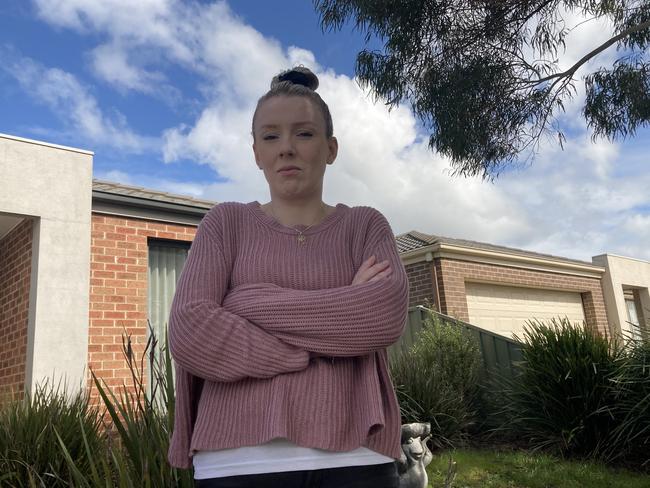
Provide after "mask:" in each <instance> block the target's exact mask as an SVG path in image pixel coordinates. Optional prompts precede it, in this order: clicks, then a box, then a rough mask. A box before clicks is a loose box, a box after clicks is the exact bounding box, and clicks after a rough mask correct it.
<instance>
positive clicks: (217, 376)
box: [169, 202, 408, 468]
mask: <svg viewBox="0 0 650 488" xmlns="http://www.w3.org/2000/svg"><path fill="white" fill-rule="evenodd" d="M305 236H306V241H305V242H304V243H299V242H298V240H297V232H296V231H295V230H293V229H290V228H287V227H284V226H283V225H281V224H279V223H278V222H276V221H275V220H274V219H272V218H270V217H269V216H267V215H266V214H265V213H264V212H263V211H262V210H261V209H260V206H259V203H257V202H252V203H248V204H240V203H223V204H220V205H217V206H216V207H214V208H213V209H212V210H210V212H208V214H207V215H206V216H205V218H204V219H203V221H202V222H201V225H200V226H199V229H198V232H197V234H196V238H195V240H194V242H193V244H192V249H191V250H190V253H189V257H188V259H187V262H186V263H185V268H184V270H183V273H182V274H181V277H180V279H179V282H178V285H177V290H176V295H175V297H174V301H173V304H172V310H171V314H170V318H169V346H170V349H171V353H172V356H173V357H174V359H175V360H176V413H175V426H174V433H173V436H172V441H171V446H170V450H169V460H170V462H171V464H172V465H174V466H178V467H183V468H188V467H190V465H191V455H192V452H194V451H196V450H215V449H225V448H233V447H241V446H247V445H258V444H261V443H264V442H267V441H269V440H271V439H273V438H275V437H284V438H287V439H289V440H291V441H292V442H294V443H296V444H298V445H300V446H305V447H317V448H321V449H328V450H332V451H346V450H352V449H355V448H357V447H360V446H365V447H368V448H370V449H372V450H374V451H377V452H379V453H381V454H385V455H386V456H390V457H393V458H399V456H400V415H399V408H398V405H397V400H396V398H395V393H394V391H393V387H392V385H391V381H390V378H389V375H388V365H387V355H386V349H385V348H386V347H387V346H389V345H390V344H392V343H394V342H395V341H397V339H398V338H399V336H400V334H401V333H402V330H403V327H404V323H405V317H406V309H407V304H408V284H407V278H406V273H405V271H404V267H403V266H402V263H401V261H400V258H399V256H398V254H397V249H396V246H395V240H394V237H393V234H392V232H391V229H390V226H389V225H388V223H387V222H386V219H385V218H384V217H383V216H382V215H381V214H380V213H379V212H377V211H376V210H374V209H372V208H368V207H355V208H350V207H347V206H345V205H342V204H339V205H337V207H336V209H335V211H334V212H333V213H332V214H330V215H329V216H328V217H326V218H325V220H323V222H321V223H320V224H318V225H315V226H314V227H312V228H310V229H308V230H307V231H306V232H305ZM372 255H375V256H376V257H377V260H378V261H381V260H384V259H388V260H390V265H391V267H392V270H393V272H392V274H391V275H390V276H389V277H387V278H383V279H381V280H377V281H375V282H369V283H363V284H359V285H351V284H350V283H351V282H352V279H353V277H354V275H355V273H356V271H357V269H358V268H359V266H360V265H361V263H362V262H363V261H364V260H366V259H367V258H368V257H370V256H372Z"/></svg>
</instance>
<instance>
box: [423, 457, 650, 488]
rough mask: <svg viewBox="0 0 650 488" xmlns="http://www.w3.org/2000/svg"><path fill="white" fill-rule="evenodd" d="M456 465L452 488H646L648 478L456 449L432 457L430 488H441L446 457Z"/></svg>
mask: <svg viewBox="0 0 650 488" xmlns="http://www.w3.org/2000/svg"><path fill="white" fill-rule="evenodd" d="M450 455H451V457H452V459H453V460H454V461H455V462H456V473H457V475H456V480H455V482H454V484H453V485H452V486H453V488H479V487H480V488H618V487H621V488H623V487H625V488H649V487H650V476H647V475H643V474H639V473H633V472H629V471H624V470H619V469H612V468H607V467H605V466H603V465H601V464H597V463H592V462H580V461H564V460H561V459H558V458H555V457H552V456H549V455H545V454H530V453H525V452H521V451H512V452H507V451H504V452H499V451H493V450H492V451H491V450H476V449H458V450H455V451H444V452H438V453H436V454H434V458H433V461H431V464H429V466H428V467H427V472H428V473H429V486H430V487H431V486H433V487H436V488H439V487H442V486H443V482H444V479H445V475H446V473H447V467H448V463H449V456H450Z"/></svg>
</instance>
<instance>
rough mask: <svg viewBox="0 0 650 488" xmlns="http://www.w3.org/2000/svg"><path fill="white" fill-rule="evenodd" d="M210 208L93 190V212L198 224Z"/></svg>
mask: <svg viewBox="0 0 650 488" xmlns="http://www.w3.org/2000/svg"><path fill="white" fill-rule="evenodd" d="M209 210H210V209H209V208H206V207H200V206H194V205H185V204H182V203H172V202H161V201H158V200H151V199H148V198H140V197H134V196H129V195H117V194H115V193H110V192H104V191H101V190H93V192H92V211H93V213H102V214H108V215H116V216H122V217H135V218H142V219H149V220H159V221H163V222H172V223H179V224H191V225H198V224H199V222H200V221H201V219H202V218H203V216H204V215H205V214H206V213H208V211H209Z"/></svg>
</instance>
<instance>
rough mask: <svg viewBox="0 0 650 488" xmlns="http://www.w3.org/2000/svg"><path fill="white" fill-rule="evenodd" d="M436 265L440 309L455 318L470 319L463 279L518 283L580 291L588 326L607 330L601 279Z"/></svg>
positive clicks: (458, 264)
mask: <svg viewBox="0 0 650 488" xmlns="http://www.w3.org/2000/svg"><path fill="white" fill-rule="evenodd" d="M435 265H436V271H437V277H438V286H439V289H440V309H441V312H442V313H445V314H448V315H452V316H454V317H457V318H458V319H460V320H465V321H468V320H469V313H468V310H467V299H466V296H465V281H485V282H490V283H501V284H504V285H506V284H509V285H520V286H528V287H532V288H548V289H556V290H566V291H576V292H579V293H580V294H581V296H582V304H583V308H584V312H585V320H586V322H587V325H588V326H590V327H592V328H594V329H596V330H598V331H600V332H603V333H605V332H607V333H608V332H609V330H608V326H607V315H606V313H605V301H604V299H603V290H602V287H601V282H600V280H599V279H597V278H586V277H580V276H572V275H567V274H561V273H549V272H544V271H534V270H527V269H520V268H511V267H507V266H497V265H491V264H482V263H475V262H469V261H461V260H456V259H448V258H438V259H436V260H435Z"/></svg>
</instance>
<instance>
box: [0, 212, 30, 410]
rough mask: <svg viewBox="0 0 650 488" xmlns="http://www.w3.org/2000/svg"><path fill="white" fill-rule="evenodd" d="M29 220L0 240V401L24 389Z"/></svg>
mask: <svg viewBox="0 0 650 488" xmlns="http://www.w3.org/2000/svg"><path fill="white" fill-rule="evenodd" d="M31 271H32V220H31V219H25V220H24V221H23V222H21V223H19V224H18V225H17V226H16V227H14V228H13V229H12V230H11V231H10V232H9V233H8V234H7V235H5V236H4V237H3V238H2V240H0V401H1V400H2V399H3V398H4V397H5V395H9V394H14V393H18V394H20V393H22V392H23V391H24V389H25V365H26V362H27V326H28V319H29V287H30V274H31Z"/></svg>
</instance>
